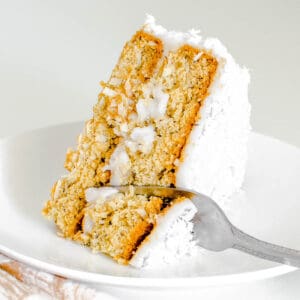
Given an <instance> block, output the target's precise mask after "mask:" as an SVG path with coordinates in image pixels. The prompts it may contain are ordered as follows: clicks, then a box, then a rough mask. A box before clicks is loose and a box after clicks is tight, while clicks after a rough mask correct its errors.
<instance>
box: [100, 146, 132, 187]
mask: <svg viewBox="0 0 300 300" xmlns="http://www.w3.org/2000/svg"><path fill="white" fill-rule="evenodd" d="M130 166H131V163H130V159H129V156H128V154H127V152H126V149H125V147H124V145H123V144H119V145H118V146H117V147H116V149H115V150H114V152H113V154H112V155H111V157H110V160H109V165H107V166H105V167H104V168H103V171H106V170H110V171H111V176H110V184H111V185H121V184H122V182H124V181H125V180H126V178H127V176H128V173H129V170H130Z"/></svg>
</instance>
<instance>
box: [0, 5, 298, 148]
mask: <svg viewBox="0 0 300 300" xmlns="http://www.w3.org/2000/svg"><path fill="white" fill-rule="evenodd" d="M146 12H148V13H151V14H153V15H154V16H156V18H157V19H158V21H159V22H160V23H162V24H163V25H165V26H166V27H168V28H174V29H177V30H186V29H189V28H191V27H196V28H200V29H201V30H202V33H203V34H204V35H206V36H216V37H219V38H220V39H221V40H222V41H223V43H224V44H225V45H227V47H228V48H229V50H230V52H231V53H232V54H233V56H234V57H235V58H236V60H237V61H238V62H239V63H240V64H244V65H246V66H247V67H248V68H249V69H250V71H251V75H252V82H251V86H250V98H251V102H252V106H253V110H252V125H253V128H254V130H256V131H259V132H262V133H265V134H268V135H271V136H274V137H277V138H279V139H282V140H285V141H288V142H289V143H292V144H295V145H298V146H300V134H299V129H300V118H299V112H300V92H299V86H300V79H299V65H300V63H299V62H300V58H299V57H300V56H299V53H300V30H299V27H300V21H299V18H300V1H297V0H296V1H290V0H282V1H258V0H249V1H238V0H237V1H233V0H230V1H216V0H209V1H207V0H206V1H192V0H182V1H162V0H151V1H141V0H136V1H112V0H111V1H100V0H98V1H32V0H30V1H22V0H20V1H4V0H1V1H0V83H1V88H0V137H3V136H6V135H11V134H15V133H17V132H20V131H23V130H28V129H31V128H36V127H42V126H47V125H51V124H56V123H61V122H69V121H74V120H81V119H86V118H87V117H88V116H89V115H90V113H91V106H92V104H93V103H95V101H96V98H97V93H98V92H99V85H98V82H99V81H100V80H102V79H105V78H107V76H108V74H109V72H110V70H111V68H112V67H113V65H114V62H115V61H116V59H117V57H118V54H119V52H120V50H121V47H122V45H123V43H124V41H125V40H126V39H128V38H129V37H130V36H131V35H132V33H133V32H134V31H135V30H136V29H137V28H138V27H139V26H140V24H141V23H142V22H143V20H144V15H145V13H146Z"/></svg>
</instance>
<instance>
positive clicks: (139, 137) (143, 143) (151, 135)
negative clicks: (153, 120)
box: [125, 125, 155, 154]
mask: <svg viewBox="0 0 300 300" xmlns="http://www.w3.org/2000/svg"><path fill="white" fill-rule="evenodd" d="M154 139H155V131H154V128H153V126H152V125H149V126H147V127H136V128H134V129H133V130H132V132H131V135H130V139H129V140H127V141H126V142H125V144H126V146H127V147H128V148H129V149H130V150H131V151H132V152H136V151H141V152H143V153H145V154H147V153H149V152H150V151H151V149H152V144H153V141H154Z"/></svg>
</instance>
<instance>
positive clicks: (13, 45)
mask: <svg viewBox="0 0 300 300" xmlns="http://www.w3.org/2000/svg"><path fill="white" fill-rule="evenodd" d="M145 13H151V14H153V15H154V16H155V17H156V18H157V19H158V21H159V22H160V23H161V24H163V25H164V26H166V27H167V28H172V29H177V30H186V29H189V28H192V27H194V28H200V29H201V30H202V33H203V34H204V35H205V36H216V37H218V38H220V39H221V40H222V41H223V43H224V44H225V45H227V47H228V48H229V50H230V52H231V53H232V54H233V56H234V57H235V58H236V60H237V61H238V62H239V63H240V64H243V65H246V66H247V67H248V68H249V69H250V72H251V76H252V81H251V85H250V99H251V103H252V126H253V129H254V130H256V131H258V132H261V133H264V134H267V135H271V136H274V137H276V138H279V139H281V140H284V141H287V142H289V143H291V144H294V145H297V146H299V147H300V134H299V131H300V117H299V113H300V92H299V85H300V80H299V75H298V69H299V66H300V63H299V60H300V59H299V53H300V2H299V1H297V0H295V1H290V0H285V1H283V0H282V1H278V0H276V1H258V0H249V1H238V0H236V1H234V0H230V1H221V0H220V1H216V0H209V1H208V0H206V1H203V0H201V1H200V0H199V1H196V0H194V1H193V0H182V1H175V0H173V1H163V0H151V1H142V0H132V1H129V0H127V1H121V0H120V1H115V0H110V1H101V0H98V1H96V0H91V1H74V0H73V1H58V0H56V1H55V0H52V1H50V0H49V1H33V0H27V1H22V0H19V1H14V0H12V1H5V0H0V137H5V136H8V135H12V134H16V133H19V132H22V131H25V130H30V129H33V128H37V127H44V126H48V125H52V124H57V123H62V122H71V121H76V120H82V119H87V118H88V117H89V116H90V115H91V107H92V105H93V104H94V103H95V102H96V99H97V94H98V92H99V90H100V87H99V85H98V83H99V81H100V80H103V79H104V80H105V79H106V78H107V77H108V76H109V73H110V70H111V69H112V67H113V65H114V63H115V61H116V59H117V58H118V55H119V53H120V50H121V48H122V46H123V44H124V42H125V41H126V40H127V39H129V38H130V36H131V35H132V34H133V33H134V32H135V31H136V30H137V29H138V28H139V26H140V24H141V23H142V22H143V20H144V15H145ZM98 288H100V289H102V290H103V291H104V290H105V291H108V292H109V293H112V294H113V295H119V296H120V295H122V297H123V298H124V299H125V295H126V296H127V297H128V299H129V298H131V299H134V298H136V299H139V298H141V297H143V299H144V300H145V299H148V298H149V299H150V297H153V296H156V297H159V296H160V297H163V298H164V299H169V298H170V299H171V298H172V299H180V298H182V297H183V296H184V294H185V295H187V296H194V298H196V295H197V297H198V296H200V295H202V296H205V298H202V299H216V298H221V297H222V299H254V298H255V299H274V300H276V299H299V297H300V271H297V272H294V273H292V274H288V275H285V276H281V277H279V278H275V279H269V280H264V281H261V282H257V283H251V284H243V285H235V286H227V287H222V288H221V287H220V288H218V289H216V288H209V289H205V290H192V291H176V293H174V292H172V291H164V292H162V291H145V290H130V291H129V290H126V291H124V290H117V289H111V288H109V287H98ZM127 297H126V298H127ZM191 298H193V297H191Z"/></svg>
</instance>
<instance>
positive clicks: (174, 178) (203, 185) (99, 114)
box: [43, 17, 250, 263]
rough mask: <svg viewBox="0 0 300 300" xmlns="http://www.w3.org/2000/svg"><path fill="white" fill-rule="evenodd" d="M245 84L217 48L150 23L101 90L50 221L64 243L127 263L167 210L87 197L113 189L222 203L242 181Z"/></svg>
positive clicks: (138, 200) (141, 201)
mask: <svg viewBox="0 0 300 300" xmlns="http://www.w3.org/2000/svg"><path fill="white" fill-rule="evenodd" d="M248 82H249V75H248V72H247V70H246V69H244V68H240V67H239V66H238V65H237V64H236V63H235V62H234V60H233V58H232V57H231V55H230V54H229V53H228V52H227V50H226V48H225V47H224V46H223V45H222V44H221V43H220V42H219V41H218V40H216V39H206V40H203V39H202V38H201V37H200V36H199V35H198V34H197V32H195V31H191V32H189V33H177V32H172V31H170V32H168V31H166V30H165V29H164V28H162V27H161V26H158V25H156V24H155V22H154V19H153V18H152V17H148V19H147V21H146V23H145V25H144V26H143V27H142V29H141V30H139V31H138V32H137V33H136V34H135V35H134V36H133V37H132V38H131V40H130V41H128V42H127V43H126V45H125V46H124V48H123V50H122V53H121V55H120V58H119V60H118V62H117V64H116V66H115V67H114V69H113V71H112V74H111V76H110V79H109V80H108V81H107V82H101V85H102V91H101V92H100V94H99V96H98V101H97V103H96V104H95V106H94V108H93V117H92V118H91V119H90V120H88V121H87V122H86V124H85V127H84V132H83V133H82V134H80V135H79V137H78V143H77V148H76V149H69V150H68V151H67V155H66V161H65V168H66V169H67V171H68V173H67V175H64V176H62V177H61V178H60V179H59V180H58V181H57V182H56V183H55V184H54V186H53V188H52V191H51V195H50V199H49V200H48V201H47V203H46V205H45V207H44V210H43V213H44V215H45V216H46V217H48V218H49V219H51V220H53V221H54V222H55V224H56V225H57V228H58V233H59V234H60V235H62V236H63V237H66V238H70V239H73V240H76V241H79V242H81V243H83V244H84V245H86V246H88V247H91V248H92V249H93V250H95V251H101V252H103V253H106V254H108V255H110V256H111V257H113V258H114V259H116V260H117V261H118V262H121V263H128V262H129V261H130V260H131V259H132V257H133V254H134V253H135V252H136V251H137V249H138V246H139V245H141V244H143V243H142V242H143V240H144V239H145V238H146V236H148V235H149V234H150V233H151V232H152V231H153V228H154V225H155V224H156V221H155V220H156V218H157V217H156V216H158V215H160V214H161V213H162V211H163V210H165V209H166V207H167V206H166V203H165V201H164V199H161V198H157V197H152V198H149V197H145V196H142V195H139V196H134V195H133V194H132V193H131V194H129V195H122V194H120V193H119V194H116V195H114V197H113V199H110V201H106V200H105V197H106V196H105V197H104V196H103V195H102V196H101V197H100V198H99V199H100V200H99V199H96V200H97V201H96V200H93V201H92V204H91V201H87V198H88V196H87V195H90V194H91V193H93V192H92V191H93V189H95V190H94V193H95V194H97V192H95V191H96V189H97V188H101V187H104V186H108V185H112V186H113V185H159V186H167V187H175V186H180V187H187V188H193V189H195V190H197V191H199V192H202V193H205V194H208V195H210V196H212V197H213V198H214V199H216V200H217V201H221V200H222V199H226V198H227V197H228V196H230V195H231V194H232V193H233V192H234V191H236V190H237V189H238V188H240V186H241V184H242V180H243V176H244V169H245V162H246V152H247V151H246V147H247V136H248V132H249V128H250V126H249V114H250V106H249V103H248V96H247V87H248ZM100 190H101V189H100ZM102 190H103V189H102ZM104 190H105V188H104ZM106 191H109V189H108V190H106ZM104 194H105V193H104ZM108 194H109V192H108ZM97 195H98V194H97ZM111 196H112V195H110V196H107V197H111ZM101 199H102V200H101ZM178 201H179V200H176V201H175V202H174V203H177V202H178ZM165 211H167V210H165ZM91 224H92V225H91Z"/></svg>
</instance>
